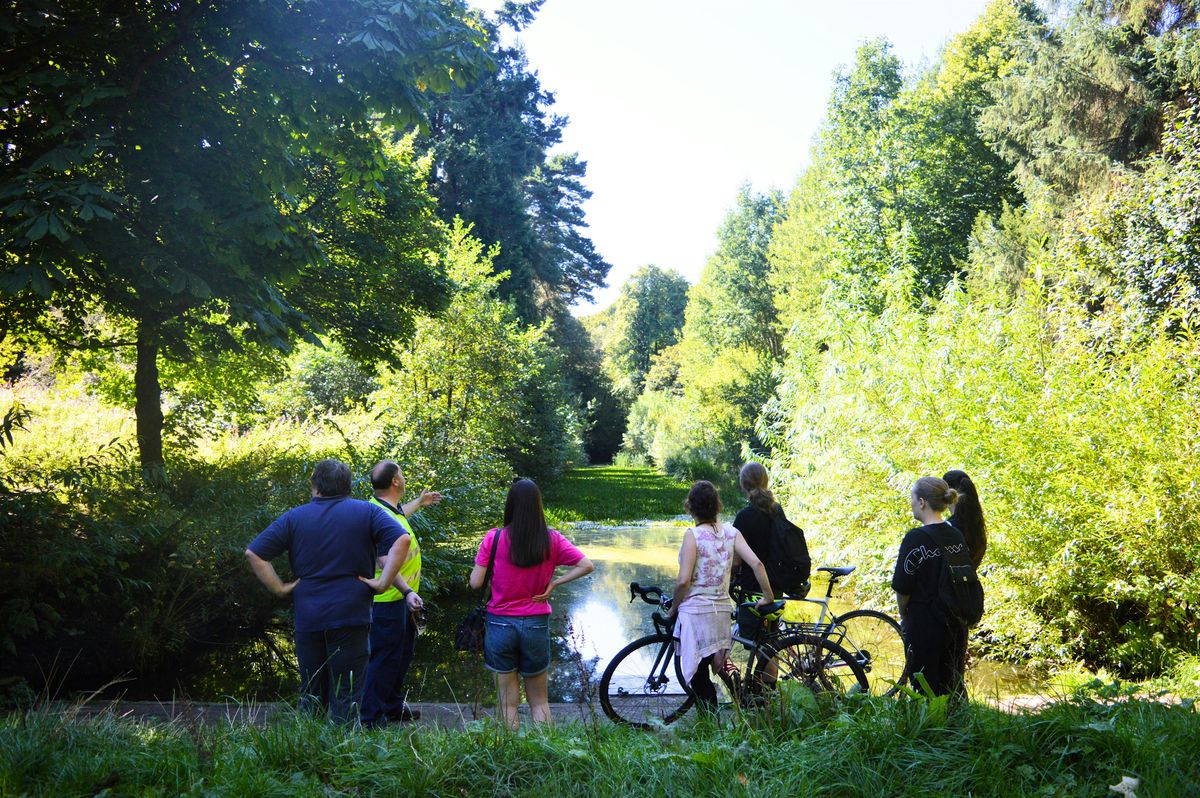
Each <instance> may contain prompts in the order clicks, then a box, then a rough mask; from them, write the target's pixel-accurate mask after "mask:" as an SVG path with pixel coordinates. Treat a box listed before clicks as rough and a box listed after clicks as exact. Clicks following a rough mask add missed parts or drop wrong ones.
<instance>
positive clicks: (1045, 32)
mask: <svg viewBox="0 0 1200 798" xmlns="http://www.w3.org/2000/svg"><path fill="white" fill-rule="evenodd" d="M1064 17H1065V19H1061V20H1059V21H1054V22H1051V21H1047V20H1046V19H1045V18H1042V17H1041V16H1040V15H1037V14H1022V18H1021V20H1020V25H1019V27H1018V31H1019V36H1018V37H1017V39H1016V41H1017V43H1018V45H1019V47H1018V50H1017V52H1018V56H1019V57H1018V63H1017V66H1016V67H1015V68H1014V69H1012V70H1011V71H1010V73H1009V74H1007V75H1000V76H998V77H1000V80H999V81H998V83H997V84H996V85H995V86H993V87H992V94H993V96H994V100H993V102H992V103H991V104H990V107H988V108H987V109H986V110H985V111H984V113H983V115H982V119H981V129H982V130H983V131H984V135H985V137H986V138H987V139H988V140H989V141H991V142H993V143H994V145H995V146H996V149H997V151H998V152H999V153H1000V154H1001V155H1003V156H1004V157H1005V158H1007V159H1008V160H1010V161H1011V162H1013V163H1015V164H1016V165H1017V175H1018V177H1019V178H1020V180H1021V183H1022V187H1023V188H1025V189H1026V190H1027V191H1028V190H1032V189H1034V188H1035V187H1036V185H1037V184H1038V183H1042V184H1045V185H1047V186H1049V187H1050V189H1051V190H1052V191H1054V192H1056V193H1057V194H1058V195H1059V197H1060V201H1063V202H1069V201H1070V200H1071V198H1072V197H1073V195H1074V194H1075V193H1077V192H1081V191H1082V192H1085V193H1088V192H1092V191H1095V190H1097V189H1099V190H1103V189H1105V188H1107V186H1108V181H1109V179H1110V177H1111V171H1112V169H1113V168H1114V166H1119V165H1132V164H1133V163H1135V162H1136V161H1137V160H1139V159H1141V158H1143V157H1145V156H1146V155H1149V154H1150V153H1152V152H1154V151H1155V150H1156V149H1157V148H1158V146H1159V144H1160V142H1159V133H1160V131H1161V129H1162V120H1163V110H1164V107H1165V106H1167V105H1168V104H1174V103H1181V102H1182V103H1187V102H1190V101H1188V100H1186V98H1185V94H1186V92H1187V91H1188V90H1189V87H1190V86H1192V85H1195V78H1196V77H1197V74H1198V72H1197V67H1198V65H1200V59H1198V58H1197V55H1198V48H1197V38H1196V36H1197V32H1196V14H1195V8H1194V6H1193V4H1191V3H1174V2H1166V3H1162V2H1157V0H1150V1H1148V2H1141V0H1136V1H1135V2H1091V1H1090V0H1089V1H1088V2H1075V3H1071V4H1070V5H1069V6H1068V9H1067V13H1066V14H1065V15H1064Z"/></svg>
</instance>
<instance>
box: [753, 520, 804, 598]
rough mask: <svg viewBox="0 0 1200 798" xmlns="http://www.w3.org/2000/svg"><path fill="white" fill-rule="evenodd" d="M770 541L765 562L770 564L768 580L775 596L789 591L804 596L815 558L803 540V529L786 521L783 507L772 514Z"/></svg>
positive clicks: (766, 564)
mask: <svg viewBox="0 0 1200 798" xmlns="http://www.w3.org/2000/svg"><path fill="white" fill-rule="evenodd" d="M770 518H771V540H770V546H769V547H768V548H767V556H766V557H765V558H763V565H765V566H766V567H767V579H769V580H771V589H772V590H774V591H775V594H776V596H778V595H779V594H781V593H788V594H790V595H794V596H803V595H805V593H806V592H807V587H806V583H807V582H808V576H809V574H810V573H811V572H812V560H811V559H809V556H808V544H807V543H805V542H804V530H803V529H801V528H800V527H798V526H796V525H795V524H793V523H792V522H791V521H789V520H787V517H786V516H785V515H784V514H783V510H782V508H779V507H776V508H775V510H774V511H773V512H772V513H770Z"/></svg>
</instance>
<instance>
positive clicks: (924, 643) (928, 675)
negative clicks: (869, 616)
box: [901, 606, 967, 698]
mask: <svg viewBox="0 0 1200 798" xmlns="http://www.w3.org/2000/svg"><path fill="white" fill-rule="evenodd" d="M901 626H902V628H903V631H904V642H905V656H906V658H907V659H908V670H909V684H910V685H911V686H912V688H913V689H914V690H917V691H920V689H921V688H920V683H919V682H918V681H916V679H915V678H914V677H915V675H916V674H918V673H921V674H924V676H925V681H927V682H928V683H929V689H930V690H932V691H933V694H934V695H957V696H959V697H962V698H966V695H967V686H966V681H965V679H964V677H965V675H966V671H967V630H966V627H963V626H958V625H957V624H952V623H948V622H947V621H946V620H945V619H944V618H943V617H942V616H941V614H940V613H938V612H936V611H934V610H933V609H932V608H927V607H921V606H916V607H910V608H909V611H908V615H907V616H906V617H905V618H904V622H903V623H902V624H901Z"/></svg>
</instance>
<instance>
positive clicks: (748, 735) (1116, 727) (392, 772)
mask: <svg viewBox="0 0 1200 798" xmlns="http://www.w3.org/2000/svg"><path fill="white" fill-rule="evenodd" d="M810 698H811V697H810ZM465 726H466V728H464V729H461V730H460V729H455V730H447V729H441V728H436V727H422V728H411V727H408V728H392V729H389V730H385V731H376V732H361V731H354V730H351V729H347V728H343V727H338V726H333V725H330V724H327V723H323V722H321V721H318V720H315V719H313V718H311V717H306V716H304V715H302V714H298V713H291V712H283V713H280V714H278V715H276V716H275V717H274V718H272V719H271V720H269V721H268V722H267V723H266V724H265V725H263V726H261V727H260V726H254V725H250V724H241V723H231V724H225V723H220V724H213V725H212V726H194V725H189V724H185V723H180V722H177V723H161V722H151V721H130V720H121V719H118V718H115V717H113V716H112V715H111V714H105V715H100V716H97V717H79V718H77V719H73V720H68V719H65V718H62V717H58V716H55V715H52V714H49V713H45V712H28V713H25V714H17V713H11V714H9V715H8V716H7V717H5V718H4V719H3V721H0V790H2V791H4V792H5V793H6V794H13V795H30V796H52V795H64V794H72V795H73V794H90V793H91V792H94V791H96V790H97V786H98V785H102V784H109V785H111V786H112V787H113V788H114V789H116V790H119V791H125V792H130V793H137V794H159V793H172V794H174V793H191V792H197V791H201V790H203V791H207V792H211V793H214V794H220V795H300V796H308V795H312V796H330V795H361V794H370V795H376V794H384V793H389V794H391V793H396V794H406V795H495V796H517V795H542V794H547V793H553V792H554V791H555V790H556V789H560V788H561V785H563V784H571V785H573V787H574V789H576V790H577V791H578V792H579V793H580V794H584V795H589V796H628V795H630V794H638V793H647V794H654V795H662V796H694V795H716V796H741V795H745V794H746V793H747V792H748V791H753V792H755V793H759V794H763V795H783V794H791V793H794V792H795V790H796V785H797V784H802V785H804V787H803V789H804V792H805V794H811V795H821V796H825V795H829V796H834V795H836V796H860V795H861V796H875V795H927V794H933V795H980V796H1029V795H1047V796H1050V795H1053V796H1081V797H1082V796H1092V795H1100V794H1104V793H1105V790H1106V785H1109V784H1115V783H1118V782H1120V781H1121V779H1122V777H1124V776H1134V777H1137V778H1138V779H1139V780H1140V784H1141V788H1140V789H1139V790H1138V792H1139V794H1142V793H1143V792H1144V793H1146V794H1156V795H1188V794H1190V793H1191V792H1192V790H1193V787H1194V784H1195V782H1196V780H1197V779H1200V771H1198V769H1197V764H1196V759H1195V757H1194V756H1192V749H1193V748H1194V741H1195V736H1196V734H1197V731H1198V727H1200V720H1198V719H1197V713H1196V712H1195V710H1194V709H1193V708H1191V707H1189V706H1169V705H1164V704H1158V703H1154V702H1152V701H1146V700H1132V701H1119V702H1108V703H1106V702H1101V701H1097V700H1095V699H1093V698H1090V697H1086V696H1085V697H1080V698H1073V699H1072V700H1069V701H1064V702H1062V703H1058V704H1054V705H1052V706H1049V707H1047V708H1045V709H1042V710H1040V711H1037V712H1030V713H1021V714H1006V713H1003V712H1000V711H998V710H995V709H992V708H989V707H984V706H978V705H972V706H968V707H964V708H962V709H961V710H958V711H956V712H955V713H953V714H952V715H951V716H950V717H949V718H946V717H945V713H944V712H942V713H940V715H939V712H938V708H937V706H936V704H934V703H929V702H925V701H902V702H896V701H861V702H854V703H852V704H851V705H850V706H849V707H848V708H847V707H840V708H839V707H837V706H833V705H830V704H829V703H827V702H815V701H814V702H810V703H807V704H800V703H797V704H795V705H793V706H791V707H790V708H789V709H788V710H787V711H775V712H774V713H772V712H770V711H766V712H763V713H754V714H753V715H751V716H746V717H740V718H734V719H733V720H732V721H731V722H730V723H728V724H724V723H713V722H708V721H704V720H695V721H690V722H689V721H686V720H685V721H684V722H683V723H682V724H681V725H680V726H679V727H669V728H667V729H664V730H663V731H661V732H657V733H646V732H643V731H639V730H635V729H628V728H624V727H616V726H611V725H608V724H606V723H599V724H578V723H567V724H559V725H557V726H554V727H550V728H545V729H539V730H536V731H532V730H531V731H530V732H529V733H518V734H511V733H507V732H505V731H503V730H502V729H500V728H499V727H498V726H496V725H493V724H492V723H490V722H468V723H466V724H465ZM114 779H115V780H116V781H115V783H114Z"/></svg>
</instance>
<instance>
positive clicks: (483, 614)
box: [454, 529, 500, 654]
mask: <svg viewBox="0 0 1200 798" xmlns="http://www.w3.org/2000/svg"><path fill="white" fill-rule="evenodd" d="M498 548H500V530H499V529H497V530H496V536H495V537H494V538H492V553H491V555H489V556H488V566H487V572H486V573H485V574H484V577H483V587H482V588H481V590H483V591H487V592H486V593H481V594H480V597H479V605H478V606H476V607H475V609H473V610H471V611H470V612H468V613H467V617H466V618H463V620H462V623H460V624H459V625H458V630H457V631H455V633H454V649H455V651H469V652H470V653H472V654H482V653H483V635H484V630H485V629H486V628H487V602H488V599H489V598H490V597H491V591H490V590H488V588H489V586H490V585H491V582H492V569H493V567H494V566H495V565H496V549H498Z"/></svg>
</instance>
